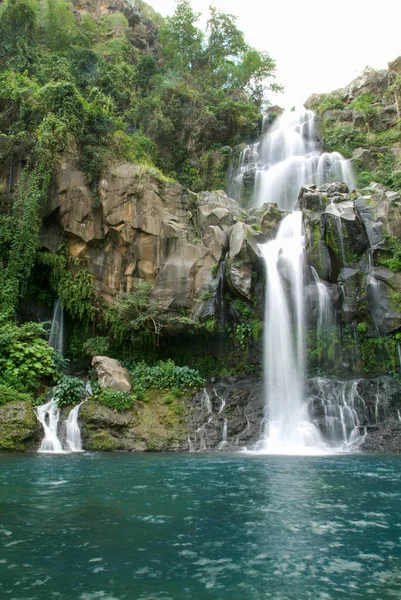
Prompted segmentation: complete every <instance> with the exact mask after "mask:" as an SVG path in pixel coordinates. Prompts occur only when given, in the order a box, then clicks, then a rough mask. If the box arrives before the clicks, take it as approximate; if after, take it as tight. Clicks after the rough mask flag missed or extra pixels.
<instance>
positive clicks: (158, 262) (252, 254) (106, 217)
mask: <svg viewBox="0 0 401 600" xmlns="http://www.w3.org/2000/svg"><path fill="white" fill-rule="evenodd" d="M267 213H269V215H270V216H271V218H269V219H267V218H266V214H267ZM241 214H242V212H241V208H240V206H239V205H238V203H237V202H235V201H234V200H232V199H230V198H229V197H228V196H227V195H226V194H225V193H224V192H222V191H215V192H203V193H202V194H194V193H192V192H190V191H188V190H186V189H185V188H183V187H182V186H181V185H180V184H178V183H173V182H167V181H165V180H163V179H162V178H161V177H160V176H159V175H158V174H157V173H156V172H152V171H151V170H147V169H146V168H144V167H140V166H138V165H134V164H128V163H125V164H118V165H115V166H114V167H112V168H110V169H108V170H105V171H104V172H103V173H102V175H101V179H100V183H99V189H98V199H97V200H96V201H95V199H94V197H93V194H92V193H91V191H90V189H89V187H88V185H87V183H86V180H85V176H84V174H83V173H82V171H81V170H80V169H79V167H78V166H77V163H76V160H75V154H74V152H71V153H70V154H66V155H65V157H64V160H63V161H62V162H61V163H60V164H59V168H58V170H57V176H56V179H55V183H54V189H53V191H52V194H51V196H50V201H49V205H48V209H47V213H46V215H45V216H44V226H43V229H42V235H41V241H42V246H43V247H44V248H47V249H48V250H49V251H51V252H55V251H56V249H57V247H58V245H59V244H60V243H61V241H62V240H66V241H67V246H68V251H69V254H70V256H72V257H78V258H82V259H83V258H85V260H86V261H87V264H88V268H89V271H90V272H91V273H92V274H93V276H94V280H95V285H96V288H97V290H98V291H99V292H100V293H101V294H102V295H103V297H104V298H105V299H106V301H107V302H108V303H110V304H111V303H113V302H115V299H116V297H117V296H118V294H119V293H121V292H129V291H130V290H131V289H132V287H133V285H135V284H136V283H139V282H142V281H145V282H148V283H150V284H152V292H151V297H152V298H154V299H157V300H159V301H161V302H163V304H164V305H165V306H166V307H168V308H171V309H173V310H179V311H185V313H186V314H187V315H188V316H190V317H191V318H192V319H195V320H199V321H201V320H204V319H207V318H212V317H213V316H214V315H215V312H216V306H217V293H218V290H219V288H220V287H221V286H220V278H221V277H226V279H227V285H228V286H229V288H230V289H231V291H232V293H233V294H234V295H235V296H238V297H242V298H244V299H245V300H248V301H253V300H254V298H255V278H254V277H253V276H252V274H253V272H255V271H257V270H259V271H261V270H262V268H263V267H262V261H261V258H260V253H259V250H258V245H257V243H258V242H259V241H265V240H266V238H267V236H270V235H271V234H272V233H271V232H272V230H274V229H275V228H276V226H277V224H278V223H279V221H280V220H281V216H282V215H281V213H280V212H279V211H277V210H266V211H264V212H263V211H259V212H258V214H257V215H253V217H252V225H250V224H245V223H243V222H239V221H238V219H239V218H240V216H241ZM255 223H257V225H256V227H255ZM226 257H227V258H229V260H228V261H227V269H226V272H225V274H224V273H223V272H220V271H219V269H218V266H219V264H220V263H222V262H223V260H224V258H226Z"/></svg>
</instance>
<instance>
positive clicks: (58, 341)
mask: <svg viewBox="0 0 401 600" xmlns="http://www.w3.org/2000/svg"><path fill="white" fill-rule="evenodd" d="M49 346H51V347H52V348H54V350H56V352H59V353H60V354H63V353H64V309H63V307H62V306H61V302H60V300H58V299H57V300H56V303H55V305H54V311H53V319H52V324H51V328H50V336H49Z"/></svg>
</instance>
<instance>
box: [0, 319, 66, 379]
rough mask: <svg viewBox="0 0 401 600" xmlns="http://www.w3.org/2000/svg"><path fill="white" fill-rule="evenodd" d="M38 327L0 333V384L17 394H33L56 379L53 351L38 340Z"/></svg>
mask: <svg viewBox="0 0 401 600" xmlns="http://www.w3.org/2000/svg"><path fill="white" fill-rule="evenodd" d="M44 333H45V332H44V329H43V327H42V325H40V324H39V323H25V324H24V325H22V326H21V327H18V326H17V325H15V324H13V323H8V324H6V325H4V326H3V327H2V329H1V332H0V373H1V378H2V380H3V382H4V383H5V384H6V385H8V386H10V387H12V388H15V389H17V390H21V391H34V390H35V389H36V388H38V387H39V385H40V384H41V383H43V382H45V381H47V382H48V383H52V382H53V380H54V378H55V376H56V367H55V362H54V350H53V348H50V346H49V345H48V344H47V342H46V341H45V340H44V339H42V338H41V337H40V336H41V335H44Z"/></svg>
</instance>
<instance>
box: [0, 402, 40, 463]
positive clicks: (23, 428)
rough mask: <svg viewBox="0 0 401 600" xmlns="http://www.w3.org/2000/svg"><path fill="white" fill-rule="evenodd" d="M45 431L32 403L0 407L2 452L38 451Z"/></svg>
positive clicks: (0, 442)
mask: <svg viewBox="0 0 401 600" xmlns="http://www.w3.org/2000/svg"><path fill="white" fill-rule="evenodd" d="M42 436H43V431H42V426H41V425H40V423H39V421H38V419H37V417H36V415H35V413H34V410H33V408H32V406H31V403H30V402H24V401H18V402H9V403H7V404H4V405H3V406H0V450H6V451H25V450H36V448H37V447H38V444H39V442H40V440H41V439H42Z"/></svg>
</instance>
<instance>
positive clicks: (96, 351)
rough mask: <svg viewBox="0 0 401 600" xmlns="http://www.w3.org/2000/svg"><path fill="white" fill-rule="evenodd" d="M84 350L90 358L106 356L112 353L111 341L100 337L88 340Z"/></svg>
mask: <svg viewBox="0 0 401 600" xmlns="http://www.w3.org/2000/svg"><path fill="white" fill-rule="evenodd" d="M83 348H84V350H85V352H86V353H87V354H89V355H90V356H106V355H107V353H108V352H109V351H110V341H109V339H108V338H107V337H102V336H100V335H98V336H96V337H94V338H89V339H88V340H86V342H85V343H84V345H83Z"/></svg>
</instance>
